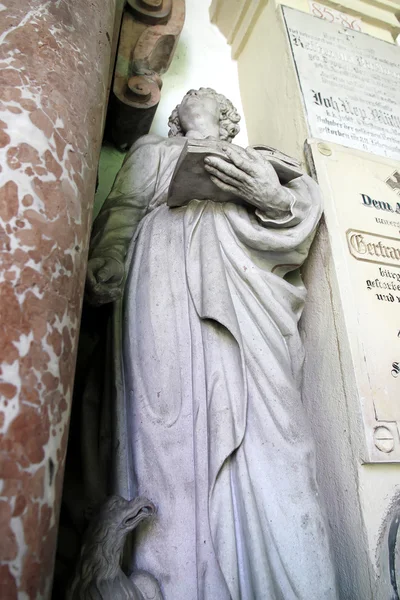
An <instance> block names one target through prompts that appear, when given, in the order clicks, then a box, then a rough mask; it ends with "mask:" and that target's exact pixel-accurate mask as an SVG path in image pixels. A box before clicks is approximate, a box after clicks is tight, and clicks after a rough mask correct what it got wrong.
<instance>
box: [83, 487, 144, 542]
mask: <svg viewBox="0 0 400 600" xmlns="http://www.w3.org/2000/svg"><path fill="white" fill-rule="evenodd" d="M155 512H156V508H155V506H154V504H153V503H152V502H150V500H148V499H147V498H143V497H139V498H134V499H133V500H125V498H121V497H120V496H110V498H108V499H107V500H106V501H105V502H104V504H103V505H102V506H101V508H100V511H99V512H98V513H97V515H96V516H95V517H94V521H95V524H97V526H98V527H97V532H98V533H99V534H100V535H101V530H103V531H104V530H107V531H108V532H111V531H112V530H114V531H115V532H120V533H121V534H122V535H124V536H125V535H126V534H127V533H128V532H129V531H133V530H134V529H135V528H136V527H137V526H138V525H139V523H140V522H141V521H143V519H147V518H148V517H151V516H152V515H154V514H155ZM93 529H96V527H94V528H93ZM93 533H95V532H94V531H93Z"/></svg>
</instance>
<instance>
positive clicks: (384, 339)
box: [311, 142, 400, 462]
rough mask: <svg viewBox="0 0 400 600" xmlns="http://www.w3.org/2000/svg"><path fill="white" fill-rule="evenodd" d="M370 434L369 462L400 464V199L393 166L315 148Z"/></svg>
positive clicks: (350, 153) (343, 151) (330, 148)
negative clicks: (394, 186) (395, 185)
mask: <svg viewBox="0 0 400 600" xmlns="http://www.w3.org/2000/svg"><path fill="white" fill-rule="evenodd" d="M311 152H312V157H313V163H314V166H315V169H316V174H317V177H318V182H319V184H320V186H321V188H322V190H323V193H324V209H325V219H326V222H327V226H328V230H329V238H330V243H331V248H332V257H333V262H334V265H335V270H336V277H337V281H338V285H339V290H340V297H341V304H342V307H343V314H344V319H345V323H346V336H347V339H348V343H349V346H350V350H351V355H352V363H353V368H354V373H355V379H356V382H357V392H358V397H359V402H360V407H361V413H362V420H363V423H364V430H365V441H366V444H365V453H363V457H362V458H363V461H364V462H400V437H399V424H400V401H399V398H400V196H399V195H398V193H397V191H396V189H394V188H393V185H394V183H395V182H396V181H397V179H396V175H399V173H398V171H397V168H398V165H397V163H396V162H395V161H393V160H388V159H382V158H380V157H376V156H371V155H368V154H366V153H364V152H360V151H357V150H351V151H350V150H347V149H346V148H343V147H341V146H338V145H334V144H329V146H328V145H327V144H325V143H317V142H312V143H311Z"/></svg>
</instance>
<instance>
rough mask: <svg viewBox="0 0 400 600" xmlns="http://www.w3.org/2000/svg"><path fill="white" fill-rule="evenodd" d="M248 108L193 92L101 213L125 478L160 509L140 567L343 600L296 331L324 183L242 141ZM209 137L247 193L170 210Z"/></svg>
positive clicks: (232, 180) (117, 457)
mask: <svg viewBox="0 0 400 600" xmlns="http://www.w3.org/2000/svg"><path fill="white" fill-rule="evenodd" d="M238 121H239V115H238V113H237V111H236V109H235V108H234V107H233V105H232V104H231V102H230V101H229V100H227V99H226V98H225V97H224V96H222V95H220V94H217V93H216V92H214V91H213V90H211V89H208V88H201V89H200V90H198V91H195V90H191V91H190V92H188V94H187V95H186V96H185V97H184V99H183V100H182V103H181V104H180V105H179V106H178V107H177V108H176V109H175V110H174V112H173V113H172V115H171V119H170V134H169V135H170V137H169V139H163V138H161V137H159V136H156V135H147V136H144V137H143V138H141V139H139V140H138V141H137V142H136V143H135V144H134V146H133V147H132V148H131V150H130V151H129V153H128V154H127V156H126V159H125V162H124V164H123V166H122V168H121V170H120V172H119V174H118V176H117V179H116V182H115V184H114V188H113V190H112V192H111V193H110V195H109V197H108V199H107V200H106V202H105V205H104V206H103V208H102V211H101V213H100V214H99V216H98V217H97V219H96V221H95V223H94V228H93V235H92V241H91V246H90V257H89V258H90V260H89V266H88V280H87V293H88V296H89V298H90V299H91V300H92V302H93V303H95V304H102V303H106V302H114V307H113V308H114V321H113V324H114V325H113V332H114V337H113V339H114V342H113V346H112V349H113V360H114V369H115V372H114V376H115V383H114V386H113V391H114V393H115V398H114V400H113V402H114V404H112V411H113V415H114V416H113V417H112V420H113V436H114V442H113V444H114V445H113V449H112V451H113V452H112V453H113V456H114V458H113V460H114V466H113V469H112V473H113V486H114V490H113V491H114V493H120V494H121V495H123V496H125V497H127V498H128V499H130V498H132V497H134V496H135V495H141V496H146V497H148V498H150V499H151V500H152V501H153V502H154V503H155V504H156V505H157V507H158V516H157V520H156V522H154V524H153V525H152V527H151V528H150V529H148V530H147V531H146V532H145V535H141V534H139V535H138V536H136V538H135V540H134V556H133V559H132V567H134V568H137V569H142V570H145V571H148V572H149V573H151V574H152V575H154V577H155V578H156V579H157V580H158V582H159V583H160V586H161V591H162V594H163V597H164V598H165V600H178V599H179V600H180V599H182V600H183V599H185V600H187V599H190V600H194V599H201V600H229V599H232V600H239V599H240V600H255V599H261V598H268V599H269V600H295V599H296V600H306V599H307V600H321V599H324V600H333V599H336V598H337V592H336V585H335V577H334V571H333V567H332V563H331V557H330V550H329V543H328V534H327V527H326V524H325V520H324V516H323V509H322V507H321V506H320V497H319V495H318V488H317V484H316V476H315V454H314V445H313V441H312V439H311V433H310V427H309V424H308V422H307V418H306V415H305V412H304V409H303V405H302V400H301V392H300V386H301V369H302V362H303V350H302V344H301V341H300V337H299V333H298V321H299V318H300V315H301V312H302V308H303V304H304V300H305V296H306V291H305V288H304V286H303V284H302V281H301V278H300V275H299V267H300V266H301V264H302V263H303V262H304V260H305V258H306V257H307V253H308V250H309V247H310V244H311V241H312V238H313V235H314V232H315V229H316V227H317V224H318V221H319V219H320V216H321V212H322V208H321V198H320V192H319V188H318V186H317V184H316V183H315V182H314V181H313V180H312V179H311V178H310V177H308V176H307V175H303V176H301V177H297V178H296V179H294V180H293V181H290V182H289V183H287V184H286V185H282V184H281V182H280V180H279V178H278V176H277V173H276V171H275V169H274V168H273V167H272V166H271V162H270V161H269V160H268V159H267V158H265V156H264V155H263V153H262V152H261V151H257V150H254V149H250V148H249V149H247V150H244V149H242V148H240V147H238V146H234V145H233V144H230V143H229V142H231V140H232V138H233V137H234V136H235V135H236V134H237V133H238V131H239V127H238ZM195 139H197V140H199V139H203V140H206V141H207V143H210V144H214V146H215V147H216V148H217V149H218V152H219V154H220V153H221V152H222V153H223V155H224V156H225V158H223V157H221V156H220V155H219V156H218V155H213V154H210V156H208V157H206V158H205V160H204V168H205V169H206V172H207V173H208V174H209V176H210V177H211V179H212V182H213V183H214V185H215V189H216V190H219V191H225V192H229V193H230V195H231V197H232V196H233V198H236V199H237V201H229V202H223V201H219V202H216V201H214V199H213V197H210V198H209V199H208V200H198V199H196V198H195V197H193V195H192V197H189V198H188V202H187V204H186V205H184V206H181V207H178V208H170V207H169V206H168V205H167V197H168V189H169V185H170V182H171V179H172V176H173V173H174V169H175V165H176V163H177V161H178V159H179V157H180V155H181V152H182V150H183V148H184V147H185V143H187V142H188V140H189V141H190V140H195ZM217 154H218V153H217ZM216 196H217V194H216ZM114 421H115V422H114Z"/></svg>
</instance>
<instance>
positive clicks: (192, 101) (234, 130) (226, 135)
mask: <svg viewBox="0 0 400 600" xmlns="http://www.w3.org/2000/svg"><path fill="white" fill-rule="evenodd" d="M239 121H240V115H239V113H238V111H237V110H236V108H235V107H234V106H233V104H232V102H231V101H230V100H228V98H225V96H223V95H222V94H217V92H216V91H215V90H213V89H211V88H200V89H199V90H190V91H189V92H188V93H187V94H186V95H185V96H184V98H183V100H182V102H181V103H180V104H178V106H177V107H176V108H175V109H174V110H173V111H172V114H171V116H170V118H169V121H168V125H169V128H170V129H169V133H168V136H169V137H175V136H180V137H182V136H185V135H186V133H187V132H188V131H190V130H192V129H194V130H201V131H204V132H206V133H207V132H210V135H212V133H211V132H214V131H215V132H216V137H219V139H220V140H225V141H227V142H231V141H232V139H233V138H234V137H235V135H237V134H238V133H239V130H240V128H239V125H238V123H239ZM218 132H219V133H218Z"/></svg>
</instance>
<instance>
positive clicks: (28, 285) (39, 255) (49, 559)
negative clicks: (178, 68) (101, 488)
mask: <svg viewBox="0 0 400 600" xmlns="http://www.w3.org/2000/svg"><path fill="white" fill-rule="evenodd" d="M114 11H115V0H90V1H89V0H1V2H0V433H1V438H0V598H4V599H5V598H7V600H13V599H14V598H15V599H16V598H17V597H18V599H23V600H25V599H28V598H29V599H36V598H48V597H49V596H50V591H51V580H52V570H53V562H54V555H55V544H56V535H57V520H58V512H59V504H60V495H61V488H62V479H63V469H64V459H65V452H66V443H67V435H68V422H69V414H70V402H71V393H72V386H73V378H74V368H75V358H76V347H77V337H78V330H79V320H80V312H81V303H82V294H83V285H84V278H85V268H86V255H87V248H88V239H89V233H90V222H91V211H92V202H93V196H94V187H95V181H96V168H97V161H98V155H99V150H100V143H101V133H102V120H103V114H104V108H105V100H106V88H107V84H108V73H109V62H110V45H111V37H112V32H113V21H114Z"/></svg>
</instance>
